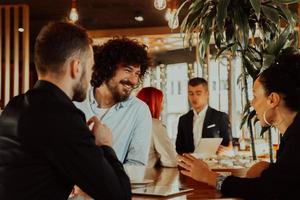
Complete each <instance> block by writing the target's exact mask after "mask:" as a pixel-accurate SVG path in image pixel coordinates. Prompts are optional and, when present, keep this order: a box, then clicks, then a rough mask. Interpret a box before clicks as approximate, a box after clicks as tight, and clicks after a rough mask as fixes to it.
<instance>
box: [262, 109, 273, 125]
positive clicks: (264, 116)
mask: <svg viewBox="0 0 300 200" xmlns="http://www.w3.org/2000/svg"><path fill="white" fill-rule="evenodd" d="M269 110H270V109H269ZM269 110H265V111H264V113H263V119H264V122H265V123H266V124H267V125H268V126H272V124H271V123H270V122H268V120H267V118H266V114H267V112H268V111H269Z"/></svg>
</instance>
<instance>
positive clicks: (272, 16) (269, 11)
mask: <svg viewBox="0 0 300 200" xmlns="http://www.w3.org/2000/svg"><path fill="white" fill-rule="evenodd" d="M261 8H262V11H263V13H264V15H265V16H266V17H267V18H268V19H269V20H271V21H272V22H274V23H275V24H279V13H278V11H277V10H276V9H275V8H273V7H270V6H265V5H262V6H261Z"/></svg>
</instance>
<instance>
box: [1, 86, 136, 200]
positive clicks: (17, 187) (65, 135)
mask: <svg viewBox="0 0 300 200" xmlns="http://www.w3.org/2000/svg"><path fill="white" fill-rule="evenodd" d="M75 184H76V185H78V186H79V187H80V188H81V189H83V190H84V191H85V192H86V193H88V194H89V195H90V196H92V197H93V198H94V199H116V200H117V199H130V198H131V190H130V182H129V179H128V177H127V175H126V173H125V171H124V170H123V166H122V164H121V163H120V162H119V161H118V159H117V157H116V155H115V153H114V150H113V149H112V148H110V147H108V146H101V147H98V146H96V145H95V141H94V137H93V135H92V133H91V132H90V130H89V128H88V127H87V126H86V120H85V116H84V114H83V113H82V112H81V111H80V110H78V109H77V108H76V107H75V106H74V104H73V103H72V101H71V100H70V99H69V98H68V96H67V95H66V94H65V93H64V92H63V91H62V90H60V89H59V88H58V87H57V86H55V85H53V84H51V83H49V82H46V81H38V82H37V84H36V85H35V87H34V89H32V90H29V91H28V92H27V93H26V94H25V95H19V96H17V97H15V98H13V99H12V100H11V101H10V102H9V103H8V105H7V106H6V108H5V109H4V111H3V112H2V115H1V116H0V199H3V200H4V199H5V200H17V199H28V200H34V199H43V200H45V199H49V200H50V199H56V200H60V199H67V198H68V196H69V194H70V192H71V190H72V188H73V186H74V185H75Z"/></svg>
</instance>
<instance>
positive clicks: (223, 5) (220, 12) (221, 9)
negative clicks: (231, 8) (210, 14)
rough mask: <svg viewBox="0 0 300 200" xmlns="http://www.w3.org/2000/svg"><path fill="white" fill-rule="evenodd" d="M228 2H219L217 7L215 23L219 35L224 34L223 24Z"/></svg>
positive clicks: (224, 0)
mask: <svg viewBox="0 0 300 200" xmlns="http://www.w3.org/2000/svg"><path fill="white" fill-rule="evenodd" d="M229 2H230V0H219V3H218V5H217V16H216V22H217V27H218V31H219V32H220V33H223V32H224V24H225V19H226V17H227V7H228V5H229Z"/></svg>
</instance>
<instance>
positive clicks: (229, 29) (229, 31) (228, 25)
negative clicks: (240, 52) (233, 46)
mask: <svg viewBox="0 0 300 200" xmlns="http://www.w3.org/2000/svg"><path fill="white" fill-rule="evenodd" d="M234 31H235V29H234V26H233V23H232V21H231V20H226V22H225V36H226V42H227V43H230V42H232V41H233V36H234Z"/></svg>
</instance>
